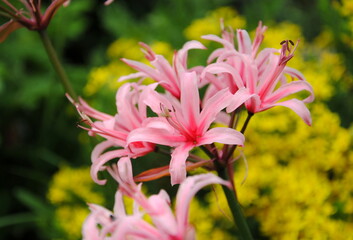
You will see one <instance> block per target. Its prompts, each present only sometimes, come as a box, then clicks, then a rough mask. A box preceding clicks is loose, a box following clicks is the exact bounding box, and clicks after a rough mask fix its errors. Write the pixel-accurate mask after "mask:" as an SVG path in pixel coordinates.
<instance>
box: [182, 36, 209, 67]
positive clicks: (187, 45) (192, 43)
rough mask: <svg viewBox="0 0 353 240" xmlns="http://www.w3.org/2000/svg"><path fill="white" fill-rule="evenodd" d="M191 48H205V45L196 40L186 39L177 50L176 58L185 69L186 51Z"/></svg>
mask: <svg viewBox="0 0 353 240" xmlns="http://www.w3.org/2000/svg"><path fill="white" fill-rule="evenodd" d="M191 49H206V47H205V46H204V45H203V44H202V43H200V42H199V41H196V40H191V41H188V42H186V43H185V44H184V45H183V47H182V48H181V49H180V50H179V51H178V52H177V59H178V61H179V62H180V64H181V65H182V66H183V67H184V68H185V69H186V68H187V57H188V51H189V50H191Z"/></svg>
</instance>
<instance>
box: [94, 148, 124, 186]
mask: <svg viewBox="0 0 353 240" xmlns="http://www.w3.org/2000/svg"><path fill="white" fill-rule="evenodd" d="M128 154H129V151H127V150H126V149H118V150H113V151H109V152H106V153H104V154H102V155H100V157H99V158H97V159H96V160H95V161H94V162H93V163H92V166H91V177H92V179H93V181H95V182H96V183H98V184H100V185H104V184H105V183H106V181H107V180H105V179H104V180H100V179H98V172H99V171H102V170H104V169H105V167H104V166H103V165H104V164H106V163H107V162H108V161H110V160H112V159H114V158H120V157H122V156H127V155H128Z"/></svg>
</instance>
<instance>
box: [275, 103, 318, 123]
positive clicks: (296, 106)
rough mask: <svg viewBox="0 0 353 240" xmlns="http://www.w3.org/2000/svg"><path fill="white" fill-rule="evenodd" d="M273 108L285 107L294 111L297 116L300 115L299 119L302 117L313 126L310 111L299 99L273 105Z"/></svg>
mask: <svg viewBox="0 0 353 240" xmlns="http://www.w3.org/2000/svg"><path fill="white" fill-rule="evenodd" d="M272 106H284V107H287V108H290V109H292V110H293V111H294V112H295V113H296V114H298V115H299V117H301V118H302V119H303V120H304V122H305V123H306V124H308V125H309V126H311V123H312V121H311V115H310V111H309V110H308V108H307V107H306V106H305V104H304V103H303V102H302V101H300V100H298V99H291V100H288V101H284V102H279V103H275V104H272ZM272 106H271V107H272Z"/></svg>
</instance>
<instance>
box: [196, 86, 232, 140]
mask: <svg viewBox="0 0 353 240" xmlns="http://www.w3.org/2000/svg"><path fill="white" fill-rule="evenodd" d="M231 100H232V94H231V93H230V92H229V91H228V89H222V90H220V91H218V92H217V93H216V94H215V95H214V96H213V97H211V98H209V99H208V100H207V102H206V103H205V105H204V107H203V109H202V111H201V114H200V120H199V133H200V134H202V133H204V132H205V131H206V130H207V129H208V128H209V127H210V125H211V123H212V122H213V121H214V120H215V119H216V116H217V115H218V114H219V112H220V111H221V110H222V109H224V108H226V107H227V106H228V105H229V104H230V102H231Z"/></svg>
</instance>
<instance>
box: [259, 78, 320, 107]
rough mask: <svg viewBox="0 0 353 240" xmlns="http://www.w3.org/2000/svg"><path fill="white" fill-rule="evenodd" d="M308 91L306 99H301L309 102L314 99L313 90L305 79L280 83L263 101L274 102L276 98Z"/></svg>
mask: <svg viewBox="0 0 353 240" xmlns="http://www.w3.org/2000/svg"><path fill="white" fill-rule="evenodd" d="M305 90H306V91H308V92H309V93H310V96H308V97H307V98H306V99H304V100H302V101H303V102H305V103H309V102H312V101H314V90H313V88H312V86H311V85H310V84H309V83H308V82H306V81H294V82H290V83H287V84H284V85H282V86H281V87H280V88H278V89H277V90H276V91H274V92H273V93H271V94H270V95H269V96H268V97H266V98H265V99H264V102H268V103H274V102H277V101H278V100H280V99H282V98H285V97H287V96H289V95H291V94H294V93H297V92H300V91H305Z"/></svg>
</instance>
